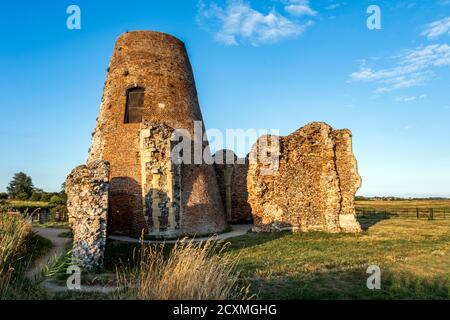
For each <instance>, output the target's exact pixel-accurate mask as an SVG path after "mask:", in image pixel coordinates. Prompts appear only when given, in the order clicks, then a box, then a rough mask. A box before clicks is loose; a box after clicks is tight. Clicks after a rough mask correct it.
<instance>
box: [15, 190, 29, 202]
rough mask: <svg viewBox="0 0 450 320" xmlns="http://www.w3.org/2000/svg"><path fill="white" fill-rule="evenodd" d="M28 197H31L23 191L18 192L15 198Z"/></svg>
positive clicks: (25, 198) (24, 198) (22, 198)
mask: <svg viewBox="0 0 450 320" xmlns="http://www.w3.org/2000/svg"><path fill="white" fill-rule="evenodd" d="M28 198H29V196H28V194H26V193H25V192H21V193H19V194H16V196H15V197H14V199H16V200H21V201H25V200H28Z"/></svg>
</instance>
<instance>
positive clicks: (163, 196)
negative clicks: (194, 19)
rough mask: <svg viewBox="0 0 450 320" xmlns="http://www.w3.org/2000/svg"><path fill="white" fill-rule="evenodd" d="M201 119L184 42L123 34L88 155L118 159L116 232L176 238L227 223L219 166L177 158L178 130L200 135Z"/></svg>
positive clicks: (113, 166) (114, 173) (113, 204)
mask: <svg viewBox="0 0 450 320" xmlns="http://www.w3.org/2000/svg"><path fill="white" fill-rule="evenodd" d="M195 121H202V114H201V111H200V106H199V103H198V98H197V91H196V88H195V82H194V76H193V73H192V68H191V65H190V62H189V58H188V55H187V52H186V49H185V46H184V44H183V42H181V41H180V40H178V39H176V38H174V37H172V36H170V35H167V34H163V33H160V32H152V31H134V32H127V33H125V34H122V35H121V36H120V37H119V38H118V40H117V42H116V45H115V48H114V52H113V55H112V58H111V62H110V65H109V68H108V75H107V79H106V82H105V88H104V92H103V98H102V104H101V107H100V113H99V117H98V119H97V124H96V129H95V132H94V134H93V139H92V145H91V149H90V151H89V157H88V164H89V163H92V162H94V161H97V160H105V161H108V162H109V164H110V177H109V181H110V187H109V214H108V230H109V232H118V233H125V234H133V235H135V236H139V235H140V234H141V232H142V230H144V232H145V233H146V234H149V235H151V236H154V237H160V238H168V237H177V236H181V235H194V234H196V235H200V234H210V233H217V232H221V231H223V230H224V229H225V228H226V215H225V213H224V210H223V206H222V201H221V198H220V193H219V190H218V186H217V181H216V175H215V171H214V167H213V166H212V165H208V164H205V163H202V164H187V165H181V166H176V165H174V164H173V163H172V162H171V161H170V152H171V151H170V150H171V149H170V148H171V144H170V135H171V133H172V132H173V130H174V129H185V130H187V131H188V132H189V133H190V134H191V135H192V136H193V135H194V122H195ZM202 130H203V129H202ZM204 144H205V145H206V146H207V143H204Z"/></svg>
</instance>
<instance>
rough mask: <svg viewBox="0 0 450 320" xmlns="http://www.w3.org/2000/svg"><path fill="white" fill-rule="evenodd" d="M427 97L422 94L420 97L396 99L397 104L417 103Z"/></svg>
mask: <svg viewBox="0 0 450 320" xmlns="http://www.w3.org/2000/svg"><path fill="white" fill-rule="evenodd" d="M426 97H427V96H426V95H425V94H422V95H420V96H401V97H397V98H396V99H395V101H397V102H404V103H407V102H412V101H416V100H422V99H425V98H426Z"/></svg>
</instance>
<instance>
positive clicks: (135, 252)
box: [104, 231, 292, 271]
mask: <svg viewBox="0 0 450 320" xmlns="http://www.w3.org/2000/svg"><path fill="white" fill-rule="evenodd" d="M290 234H292V232H289V231H282V232H274V233H254V232H249V233H247V234H246V235H243V236H239V237H236V238H232V239H226V240H221V241H219V243H223V244H226V243H228V242H230V245H228V246H227V251H228V252H230V251H236V250H237V251H238V250H241V249H243V248H250V247H253V246H258V245H261V244H264V243H266V242H270V241H273V240H277V239H280V238H283V237H285V236H287V235H290ZM156 245H157V244H155V246H156ZM173 246H174V244H171V243H166V244H164V252H165V254H167V255H168V254H169V252H170V250H172V248H173ZM140 252H141V244H140V243H131V242H121V241H115V240H111V239H108V240H107V242H106V248H105V260H104V269H105V270H107V271H115V270H116V266H123V265H127V266H131V265H133V264H134V263H135V262H136V261H137V258H138V257H139V256H140Z"/></svg>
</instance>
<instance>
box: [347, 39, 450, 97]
mask: <svg viewBox="0 0 450 320" xmlns="http://www.w3.org/2000/svg"><path fill="white" fill-rule="evenodd" d="M392 59H393V61H394V66H392V67H388V68H379V69H376V68H374V67H370V66H368V65H367V62H366V61H363V62H362V63H361V66H360V68H359V70H358V71H357V72H354V73H352V74H350V79H351V80H353V81H366V82H373V83H376V84H377V85H378V88H377V89H376V92H377V93H382V92H389V91H392V90H395V89H404V88H411V87H416V86H419V85H423V84H425V83H427V82H428V81H429V80H430V78H432V77H433V76H434V74H435V72H434V70H435V69H436V68H440V67H445V66H450V46H449V45H447V44H433V45H428V46H420V47H417V48H415V49H412V50H403V51H402V52H401V53H400V54H399V55H396V56H394V57H392Z"/></svg>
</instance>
